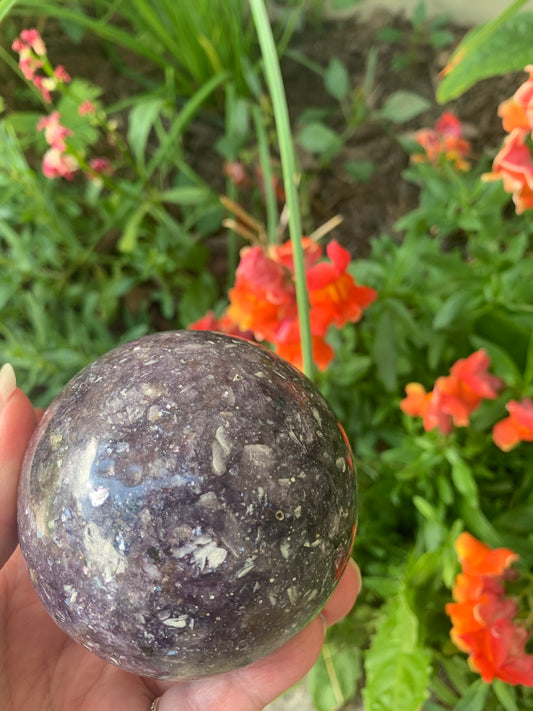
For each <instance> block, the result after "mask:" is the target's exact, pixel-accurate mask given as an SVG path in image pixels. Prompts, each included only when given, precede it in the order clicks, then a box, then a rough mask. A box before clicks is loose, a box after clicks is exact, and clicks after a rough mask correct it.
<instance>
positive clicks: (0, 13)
mask: <svg viewBox="0 0 533 711" xmlns="http://www.w3.org/2000/svg"><path fill="white" fill-rule="evenodd" d="M16 2H17V0H0V22H2V20H3V19H4V17H5V16H6V15H7V14H8V13H9V11H10V10H11V8H12V7H13V5H14V4H15V3H16Z"/></svg>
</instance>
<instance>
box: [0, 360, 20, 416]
mask: <svg viewBox="0 0 533 711" xmlns="http://www.w3.org/2000/svg"><path fill="white" fill-rule="evenodd" d="M16 387H17V379H16V377H15V371H14V370H13V366H12V365H10V364H9V363H6V364H5V365H3V366H2V367H1V368H0V409H1V408H2V407H4V405H5V404H6V402H7V401H8V400H9V398H10V397H11V395H13V393H14V392H15V389H16Z"/></svg>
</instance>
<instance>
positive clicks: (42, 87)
mask: <svg viewBox="0 0 533 711" xmlns="http://www.w3.org/2000/svg"><path fill="white" fill-rule="evenodd" d="M32 81H33V85H34V86H35V88H36V89H37V90H38V91H39V93H40V94H41V96H42V97H43V101H45V102H46V103H47V104H49V103H51V101H52V94H51V92H52V91H53V90H54V89H55V88H56V86H57V82H56V81H55V79H52V80H50V78H49V77H40V76H34V77H33V79H32Z"/></svg>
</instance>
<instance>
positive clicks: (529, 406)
mask: <svg viewBox="0 0 533 711" xmlns="http://www.w3.org/2000/svg"><path fill="white" fill-rule="evenodd" d="M506 408H507V411H508V412H509V417H506V418H505V419H503V420H500V422H497V423H496V424H495V425H494V428H493V430H492V439H493V440H494V443H495V444H496V445H497V446H498V447H499V448H500V449H503V451H504V452H508V451H509V450H510V449H512V448H513V447H516V445H517V444H518V443H519V442H533V401H532V400H530V399H529V398H524V399H523V400H522V402H516V400H511V402H509V403H508V404H507V405H506Z"/></svg>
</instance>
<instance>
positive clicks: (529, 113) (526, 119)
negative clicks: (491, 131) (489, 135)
mask: <svg viewBox="0 0 533 711" xmlns="http://www.w3.org/2000/svg"><path fill="white" fill-rule="evenodd" d="M524 71H526V72H528V73H529V79H527V80H526V81H525V82H524V83H523V84H522V85H521V86H520V87H519V88H518V89H517V90H516V92H515V93H514V94H513V96H511V98H510V99H507V100H506V101H503V102H502V103H501V104H500V105H499V107H498V116H500V117H501V119H502V123H503V128H504V129H505V131H507V133H510V132H511V131H514V129H515V128H519V129H525V130H526V131H531V129H533V65H531V64H528V66H527V67H526V68H525V69H524Z"/></svg>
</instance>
